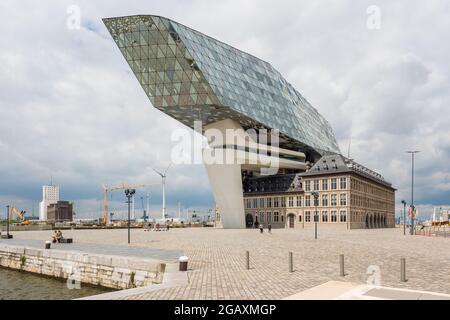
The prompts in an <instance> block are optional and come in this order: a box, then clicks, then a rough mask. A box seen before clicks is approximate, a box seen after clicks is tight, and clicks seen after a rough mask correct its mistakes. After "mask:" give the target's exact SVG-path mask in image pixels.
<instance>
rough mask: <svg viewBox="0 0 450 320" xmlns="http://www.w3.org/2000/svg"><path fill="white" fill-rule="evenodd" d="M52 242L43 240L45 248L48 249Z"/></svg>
mask: <svg viewBox="0 0 450 320" xmlns="http://www.w3.org/2000/svg"><path fill="white" fill-rule="evenodd" d="M51 245H52V243H51V242H50V241H45V249H50V246H51Z"/></svg>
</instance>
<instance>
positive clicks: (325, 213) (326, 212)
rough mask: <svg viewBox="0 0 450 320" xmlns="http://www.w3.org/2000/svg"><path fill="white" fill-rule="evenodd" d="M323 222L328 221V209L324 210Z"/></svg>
mask: <svg viewBox="0 0 450 320" xmlns="http://www.w3.org/2000/svg"><path fill="white" fill-rule="evenodd" d="M322 222H328V211H322Z"/></svg>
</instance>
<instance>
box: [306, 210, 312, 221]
mask: <svg viewBox="0 0 450 320" xmlns="http://www.w3.org/2000/svg"><path fill="white" fill-rule="evenodd" d="M305 221H306V222H311V212H310V211H306V212H305Z"/></svg>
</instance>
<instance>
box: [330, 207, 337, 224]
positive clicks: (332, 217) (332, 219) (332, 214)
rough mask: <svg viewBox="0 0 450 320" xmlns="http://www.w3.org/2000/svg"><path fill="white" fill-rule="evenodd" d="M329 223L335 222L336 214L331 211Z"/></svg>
mask: <svg viewBox="0 0 450 320" xmlns="http://www.w3.org/2000/svg"><path fill="white" fill-rule="evenodd" d="M331 222H337V213H336V211H334V210H333V211H331Z"/></svg>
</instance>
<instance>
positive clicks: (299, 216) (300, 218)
mask: <svg viewBox="0 0 450 320" xmlns="http://www.w3.org/2000/svg"><path fill="white" fill-rule="evenodd" d="M298 222H302V215H301V214H299V215H298Z"/></svg>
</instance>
